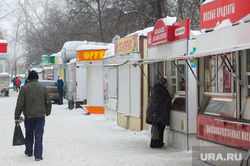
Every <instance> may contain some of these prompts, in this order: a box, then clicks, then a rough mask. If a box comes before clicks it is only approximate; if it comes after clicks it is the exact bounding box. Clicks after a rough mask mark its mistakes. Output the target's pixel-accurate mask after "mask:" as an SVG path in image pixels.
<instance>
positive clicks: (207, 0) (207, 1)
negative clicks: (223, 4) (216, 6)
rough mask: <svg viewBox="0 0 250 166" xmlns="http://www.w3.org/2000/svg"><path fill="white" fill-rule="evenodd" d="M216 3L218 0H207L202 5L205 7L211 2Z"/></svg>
mask: <svg viewBox="0 0 250 166" xmlns="http://www.w3.org/2000/svg"><path fill="white" fill-rule="evenodd" d="M214 1H216V0H206V1H205V2H203V3H202V5H205V4H208V3H210V2H214Z"/></svg>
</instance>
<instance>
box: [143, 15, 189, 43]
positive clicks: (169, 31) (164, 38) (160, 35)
mask: <svg viewBox="0 0 250 166" xmlns="http://www.w3.org/2000/svg"><path fill="white" fill-rule="evenodd" d="M189 35H190V20H189V19H185V20H182V21H179V22H176V23H174V24H173V25H172V26H170V25H166V24H165V22H164V20H163V19H159V20H158V21H157V22H156V24H155V27H154V30H153V31H152V32H148V35H147V39H148V40H147V41H148V47H153V46H156V45H159V44H163V43H167V42H171V41H176V40H180V39H184V38H189Z"/></svg>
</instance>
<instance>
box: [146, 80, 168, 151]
mask: <svg viewBox="0 0 250 166" xmlns="http://www.w3.org/2000/svg"><path fill="white" fill-rule="evenodd" d="M167 85H168V82H167V79H166V78H161V79H160V80H159V81H158V82H157V83H156V84H155V85H154V87H153V94H152V98H151V102H150V107H148V109H147V123H150V124H152V123H153V122H155V123H156V125H157V127H158V131H159V139H152V138H151V142H150V147H151V148H160V147H162V146H164V145H165V144H164V142H163V136H164V130H165V127H166V126H169V121H170V109H171V108H172V99H171V96H170V94H169V92H168V90H167Z"/></svg>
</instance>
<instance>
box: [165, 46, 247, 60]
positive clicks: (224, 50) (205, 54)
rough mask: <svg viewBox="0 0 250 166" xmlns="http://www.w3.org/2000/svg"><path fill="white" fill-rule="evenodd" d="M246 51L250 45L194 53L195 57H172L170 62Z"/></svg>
mask: <svg viewBox="0 0 250 166" xmlns="http://www.w3.org/2000/svg"><path fill="white" fill-rule="evenodd" d="M246 49H250V43H248V44H244V45H238V46H230V47H226V48H220V49H214V50H207V51H200V52H196V53H194V55H188V56H179V57H170V58H169V59H168V60H184V59H192V58H202V57H206V56H210V55H217V54H224V53H228V52H236V51H241V50H246Z"/></svg>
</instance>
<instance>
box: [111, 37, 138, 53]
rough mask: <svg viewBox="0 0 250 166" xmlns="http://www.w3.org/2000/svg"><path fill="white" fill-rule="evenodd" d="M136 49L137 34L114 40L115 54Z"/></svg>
mask: <svg viewBox="0 0 250 166" xmlns="http://www.w3.org/2000/svg"><path fill="white" fill-rule="evenodd" d="M133 51H138V36H137V34H136V35H131V36H128V37H124V38H122V39H119V40H116V41H115V55H119V54H125V53H129V52H133Z"/></svg>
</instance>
